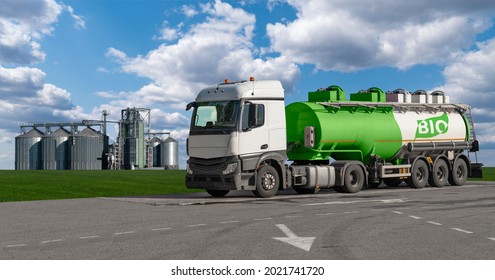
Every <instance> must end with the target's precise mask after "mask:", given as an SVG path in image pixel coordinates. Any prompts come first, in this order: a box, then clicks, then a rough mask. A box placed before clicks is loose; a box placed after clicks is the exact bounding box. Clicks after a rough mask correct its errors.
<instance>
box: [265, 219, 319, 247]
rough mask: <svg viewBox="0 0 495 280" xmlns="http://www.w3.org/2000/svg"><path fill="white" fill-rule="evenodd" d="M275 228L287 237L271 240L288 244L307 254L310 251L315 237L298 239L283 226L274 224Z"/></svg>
mask: <svg viewBox="0 0 495 280" xmlns="http://www.w3.org/2000/svg"><path fill="white" fill-rule="evenodd" d="M275 226H277V227H278V228H279V229H280V230H281V231H282V232H283V233H284V234H285V235H287V237H273V239H275V240H278V241H282V242H284V243H287V244H290V245H292V246H295V247H297V248H299V249H302V250H304V251H307V252H309V250H311V246H312V245H313V241H315V238H316V237H299V236H297V235H296V234H295V233H294V232H293V231H292V230H290V228H288V227H287V226H286V225H284V224H276V225H275Z"/></svg>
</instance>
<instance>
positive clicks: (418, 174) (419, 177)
mask: <svg viewBox="0 0 495 280" xmlns="http://www.w3.org/2000/svg"><path fill="white" fill-rule="evenodd" d="M424 178H425V172H424V170H423V168H421V167H420V168H418V170H417V171H416V180H417V181H418V182H422V181H423V180H424Z"/></svg>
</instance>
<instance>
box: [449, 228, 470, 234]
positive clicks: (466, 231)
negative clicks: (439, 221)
mask: <svg viewBox="0 0 495 280" xmlns="http://www.w3.org/2000/svg"><path fill="white" fill-rule="evenodd" d="M452 229H453V230H455V231H459V232H463V233H473V232H472V231H469V230H465V229H462V228H452Z"/></svg>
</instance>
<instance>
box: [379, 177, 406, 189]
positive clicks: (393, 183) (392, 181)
mask: <svg viewBox="0 0 495 280" xmlns="http://www.w3.org/2000/svg"><path fill="white" fill-rule="evenodd" d="M383 182H384V183H385V185H387V186H389V187H398V186H399V185H400V184H401V183H402V180H401V179H400V178H385V179H383Z"/></svg>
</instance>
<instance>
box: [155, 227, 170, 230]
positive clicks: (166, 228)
mask: <svg viewBox="0 0 495 280" xmlns="http://www.w3.org/2000/svg"><path fill="white" fill-rule="evenodd" d="M169 229H172V228H169V227H164V228H152V229H151V230H152V231H159V230H169Z"/></svg>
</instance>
